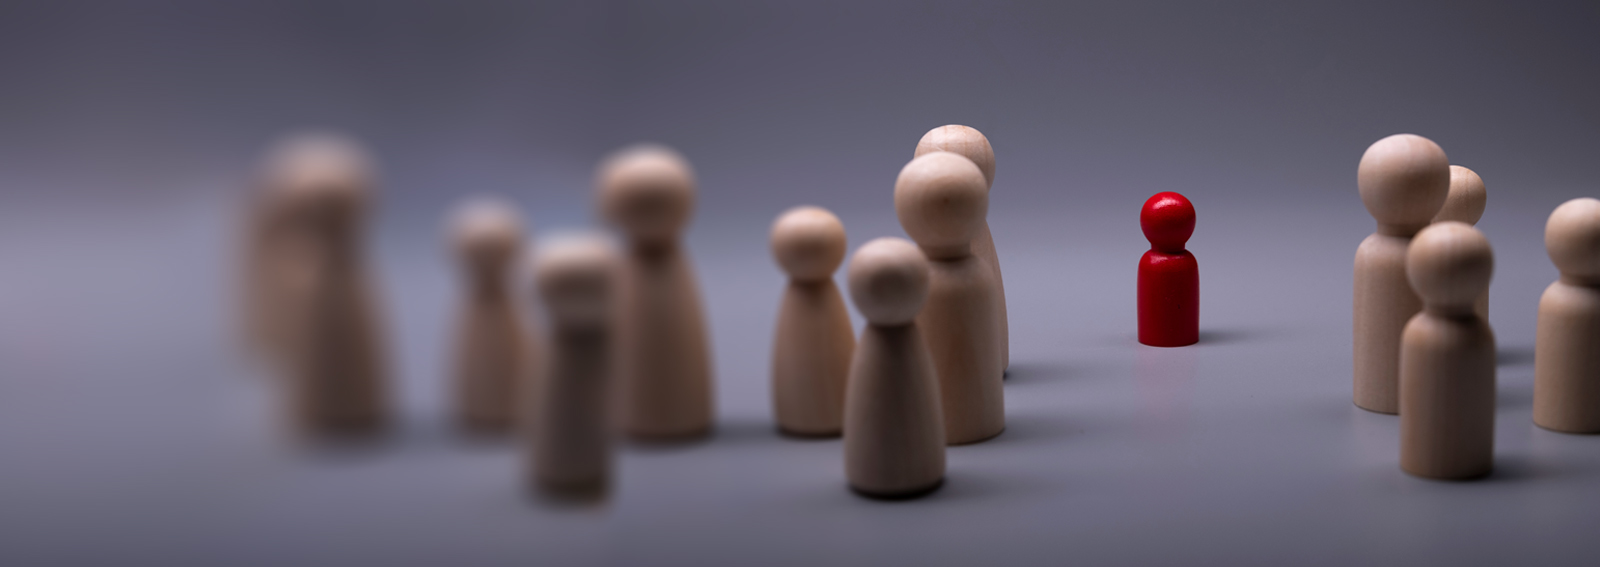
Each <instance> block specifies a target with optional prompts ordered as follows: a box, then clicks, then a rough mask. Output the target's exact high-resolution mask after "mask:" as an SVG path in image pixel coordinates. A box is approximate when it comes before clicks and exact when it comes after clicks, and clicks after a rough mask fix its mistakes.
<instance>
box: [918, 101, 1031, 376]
mask: <svg viewBox="0 0 1600 567" xmlns="http://www.w3.org/2000/svg"><path fill="white" fill-rule="evenodd" d="M930 152H951V153H956V154H960V155H962V156H964V157H966V158H967V159H970V160H972V163H973V164H975V165H977V166H978V170H979V171H982V172H983V182H984V187H987V188H989V189H991V190H992V189H993V188H994V147H993V146H990V145H989V138H987V137H985V136H984V135H983V132H979V131H978V129H977V128H973V127H971V126H962V125H959V124H949V125H945V126H940V127H938V128H934V129H932V130H929V131H928V133H926V134H923V135H922V139H921V140H918V141H917V150H916V153H915V154H913V155H912V157H918V156H921V155H922V154H926V153H930ZM985 216H986V217H987V215H985ZM972 255H973V256H977V257H978V259H979V260H981V261H982V262H983V263H984V265H986V266H989V269H990V270H993V271H994V285H995V290H996V292H995V301H996V302H997V304H998V305H999V307H997V308H996V309H998V311H999V313H1000V332H999V333H998V334H999V340H1000V369H1001V370H1002V371H1003V370H1005V369H1007V368H1010V367H1011V323H1010V318H1009V317H1008V316H1007V314H1006V279H1005V277H1004V276H1002V275H1001V274H1000V254H999V252H997V251H996V250H995V247H994V235H993V234H992V233H990V232H989V220H988V218H985V219H984V221H983V225H982V226H979V227H978V232H977V234H976V235H974V236H973V237H972ZM1002 377H1003V374H1002Z"/></svg>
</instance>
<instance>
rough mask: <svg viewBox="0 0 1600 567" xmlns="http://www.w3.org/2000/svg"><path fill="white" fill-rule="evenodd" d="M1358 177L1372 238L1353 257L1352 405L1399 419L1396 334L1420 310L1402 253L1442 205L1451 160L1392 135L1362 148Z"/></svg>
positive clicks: (1418, 141)
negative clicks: (1372, 223) (1375, 224)
mask: <svg viewBox="0 0 1600 567" xmlns="http://www.w3.org/2000/svg"><path fill="white" fill-rule="evenodd" d="M1356 177H1357V184H1358V185H1359V186H1360V189H1361V202H1362V204H1364V205H1366V207H1367V212H1368V213H1371V214H1372V216H1373V218H1375V219H1377V221H1378V231H1377V232H1375V233H1373V234H1372V235H1371V236H1368V237H1367V239H1366V240H1363V241H1362V242H1361V246H1360V247H1359V248H1357V249H1356V261H1355V324H1354V330H1355V344H1354V353H1355V357H1354V359H1355V360H1354V383H1355V403H1356V405H1357V406H1359V407H1361V408H1362V409H1365V410H1368V411H1374V412H1378V413H1391V414H1392V413H1398V412H1399V411H1400V379H1399V378H1400V332H1401V330H1402V329H1403V328H1404V327H1405V325H1406V322H1407V321H1409V320H1410V319H1411V316H1412V315H1416V314H1417V313H1418V312H1419V311H1421V310H1422V300H1421V299H1419V298H1417V294H1416V293H1414V292H1413V291H1412V290H1411V284H1409V283H1407V281H1406V249H1407V247H1408V246H1410V244H1411V237H1412V236H1414V235H1415V234H1416V233H1417V231H1419V230H1422V228H1423V227H1425V226H1428V223H1429V222H1431V221H1432V220H1433V216H1434V215H1435V214H1437V213H1438V212H1439V208H1440V207H1441V206H1443V205H1444V201H1445V196H1446V195H1447V194H1448V193H1449V190H1450V160H1449V159H1448V158H1447V157H1445V155H1444V150H1442V149H1440V148H1439V145H1438V144H1435V143H1433V141H1431V140H1429V139H1427V138H1424V137H1421V136H1417V135H1413V134H1396V135H1393V136H1389V137H1387V138H1384V139H1382V140H1378V141H1377V142H1376V143H1374V144H1372V146H1371V147H1369V148H1367V152H1366V153H1365V154H1363V155H1362V156H1361V165H1360V167H1359V168H1358V170H1357V174H1356Z"/></svg>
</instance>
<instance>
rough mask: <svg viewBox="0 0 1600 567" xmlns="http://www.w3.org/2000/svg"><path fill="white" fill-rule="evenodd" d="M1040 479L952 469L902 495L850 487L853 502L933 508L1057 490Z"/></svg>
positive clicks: (1023, 496)
mask: <svg viewBox="0 0 1600 567" xmlns="http://www.w3.org/2000/svg"><path fill="white" fill-rule="evenodd" d="M1047 484H1051V485H1053V484H1054V483H1046V482H1044V481H1043V480H1042V479H1040V478H1034V477H1013V476H1001V475H995V474H989V471H965V470H961V469H959V468H951V469H949V470H947V471H945V476H944V478H941V479H939V482H938V484H935V485H933V486H931V487H928V488H925V489H922V490H918V491H914V492H909V493H903V494H890V495H884V494H870V493H865V492H861V491H860V490H856V489H855V488H854V487H850V493H851V494H852V495H854V496H856V500H858V501H861V502H867V503H871V504H880V505H885V506H915V505H924V504H926V505H933V504H935V503H938V504H940V505H943V503H947V502H950V501H952V500H956V501H959V500H990V501H993V500H1000V499H1008V498H1026V497H1027V495H1029V494H1039V493H1047V492H1050V491H1052V490H1058V489H1059V488H1058V487H1055V486H1047Z"/></svg>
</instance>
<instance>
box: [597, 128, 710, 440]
mask: <svg viewBox="0 0 1600 567" xmlns="http://www.w3.org/2000/svg"><path fill="white" fill-rule="evenodd" d="M599 178H600V179H599V200H600V210H601V212H602V214H603V215H604V216H605V218H606V219H607V220H608V221H609V222H610V223H611V224H612V225H614V226H616V227H617V228H619V229H621V231H622V232H623V233H624V235H625V237H626V240H627V245H626V246H627V253H626V254H625V256H624V259H623V262H622V274H621V282H619V283H620V284H621V286H620V287H621V289H620V295H619V296H618V298H617V302H618V303H617V364H618V367H617V378H618V384H617V385H618V392H617V393H618V396H619V398H618V400H619V403H620V407H619V408H618V410H619V414H620V415H618V416H617V418H618V421H619V425H620V427H621V428H622V431H623V432H625V433H626V434H627V435H628V436H630V437H632V438H634V439H636V440H646V441H674V440H687V439H693V438H698V437H702V436H705V435H707V434H709V433H710V432H711V416H712V395H713V393H714V391H713V389H712V385H711V353H710V346H709V344H708V343H707V338H706V328H705V314H704V310H703V309H702V308H701V306H700V290H699V286H698V285H697V284H696V283H695V277H694V272H693V269H692V268H691V267H690V265H689V259H688V257H687V255H686V254H685V253H684V250H683V246H682V245H681V244H680V243H679V235H680V233H682V232H683V229H684V227H685V225H687V224H688V223H689V217H690V214H691V213H692V212H693V209H694V196H695V181H694V173H693V172H692V171H691V170H690V169H689V164H688V162H686V161H684V159H683V158H682V157H681V156H679V155H678V154H677V153H676V152H673V151H672V150H669V149H667V148H664V147H661V146H636V147H632V148H628V149H625V150H623V151H621V152H619V153H617V154H616V155H615V156H613V157H611V158H610V159H608V160H606V162H605V164H603V165H602V166H601V168H600V174H599Z"/></svg>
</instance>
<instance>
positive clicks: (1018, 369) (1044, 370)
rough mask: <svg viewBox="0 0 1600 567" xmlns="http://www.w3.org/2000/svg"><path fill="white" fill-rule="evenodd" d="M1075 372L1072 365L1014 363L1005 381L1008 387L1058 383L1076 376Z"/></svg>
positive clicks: (1006, 374) (1008, 370)
mask: <svg viewBox="0 0 1600 567" xmlns="http://www.w3.org/2000/svg"><path fill="white" fill-rule="evenodd" d="M1073 370H1074V369H1073V367H1072V366H1071V365H1068V364H1062V363H1059V362H1012V363H1011V367H1010V368H1007V369H1006V373H1005V380H1006V384H1007V385H1012V384H1032V383H1035V382H1056V381H1060V380H1065V379H1067V378H1070V377H1072V376H1074V375H1076V374H1077V373H1075V372H1073Z"/></svg>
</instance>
